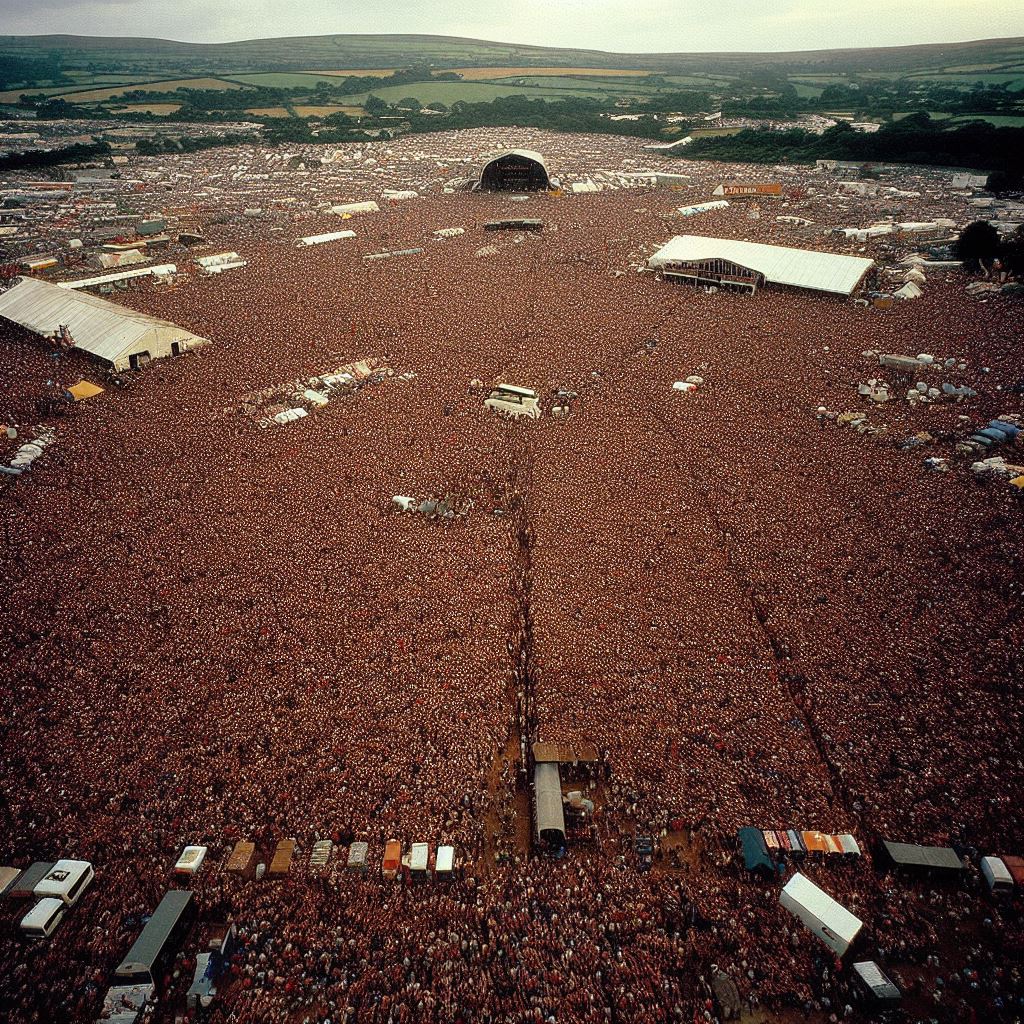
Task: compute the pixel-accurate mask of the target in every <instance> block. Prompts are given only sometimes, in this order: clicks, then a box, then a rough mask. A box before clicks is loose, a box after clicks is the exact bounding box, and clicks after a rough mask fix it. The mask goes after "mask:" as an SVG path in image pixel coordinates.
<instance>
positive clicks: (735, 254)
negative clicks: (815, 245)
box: [647, 235, 873, 295]
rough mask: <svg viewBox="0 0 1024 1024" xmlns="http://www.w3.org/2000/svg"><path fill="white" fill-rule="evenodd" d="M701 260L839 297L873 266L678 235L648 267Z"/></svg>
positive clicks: (863, 261) (853, 258) (861, 260)
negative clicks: (834, 294)
mask: <svg viewBox="0 0 1024 1024" xmlns="http://www.w3.org/2000/svg"><path fill="white" fill-rule="evenodd" d="M697 260H726V261H728V262H730V263H736V264H739V265H740V266H741V267H746V268H747V269H748V270H753V271H756V272H757V273H759V274H763V275H764V278H765V280H766V281H768V282H769V283H770V284H782V285H788V286H789V287H791V288H811V289H813V290H815V291H819V292H834V293H836V294H839V295H849V294H850V293H851V292H852V291H853V290H854V288H856V287H857V285H858V284H859V283H860V280H861V278H863V276H864V275H865V274H866V273H867V271H868V270H869V269H870V267H871V266H872V265H873V261H872V260H869V259H864V258H863V257H860V256H840V255H838V254H837V253H833V252H811V251H809V250H807V249H790V248H787V247H785V246H782V245H762V244H761V243H759V242H741V241H737V240H736V239H733V238H707V237H705V236H704V235H676V237H675V238H673V239H672V240H671V241H670V242H668V243H667V244H666V245H663V246H662V247H661V248H660V249H659V250H658V251H657V252H656V253H655V254H654V255H653V256H652V257H651V258H650V259H649V260H648V261H647V265H648V266H649V267H653V268H655V269H656V268H658V267H662V266H664V265H665V264H666V263H691V262H694V261H697Z"/></svg>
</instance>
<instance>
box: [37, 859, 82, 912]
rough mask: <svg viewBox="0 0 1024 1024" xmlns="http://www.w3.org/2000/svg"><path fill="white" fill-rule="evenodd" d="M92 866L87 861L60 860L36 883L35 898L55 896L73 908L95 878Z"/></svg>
mask: <svg viewBox="0 0 1024 1024" xmlns="http://www.w3.org/2000/svg"><path fill="white" fill-rule="evenodd" d="M95 874H96V873H95V872H94V871H93V869H92V865H91V864H90V863H89V862H88V861H87V860H59V861H57V863H56V864H54V865H53V867H52V868H50V870H49V871H48V872H47V873H46V874H45V875H43V877H42V878H41V879H40V880H39V881H38V882H37V883H36V887H35V888H34V889H33V890H32V895H33V896H38V897H39V898H40V899H43V898H45V897H47V896H55V897H56V898H57V899H59V900H63V901H64V902H65V903H66V904H67V905H68V906H69V907H73V906H74V905H75V904H76V903H77V902H78V900H79V898H80V897H81V895H82V893H83V892H85V890H86V889H87V888H88V887H89V883H90V882H91V881H92V880H93V878H94V877H95Z"/></svg>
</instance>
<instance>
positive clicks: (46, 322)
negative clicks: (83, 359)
mask: <svg viewBox="0 0 1024 1024" xmlns="http://www.w3.org/2000/svg"><path fill="white" fill-rule="evenodd" d="M0 317H3V318H4V319H6V320H11V321H13V322H14V323H16V324H20V325H21V326H22V327H25V328H27V329H28V330H30V331H34V332H35V333H36V334H41V335H44V336H46V335H50V334H52V333H53V332H54V331H55V330H56V329H57V328H58V327H60V326H61V325H64V326H66V327H68V328H69V330H70V331H71V336H72V337H73V338H74V339H75V344H76V346H77V347H78V348H80V349H83V350H84V351H86V352H88V353H90V354H91V355H94V356H96V357H97V358H99V359H104V360H106V361H107V362H110V363H116V362H117V361H118V360H119V358H120V357H121V356H122V355H123V354H124V353H125V352H127V351H128V350H129V349H134V348H136V347H137V346H138V345H139V343H141V342H144V341H145V340H146V338H147V336H155V337H158V338H170V337H172V338H173V340H175V341H180V342H184V343H185V344H186V345H195V344H201V343H203V342H205V341H207V339H206V338H201V337H199V336H198V335H196V334H193V333H192V332H191V331H187V330H185V328H183V327H178V326H177V324H172V323H171V322H170V321H169V320H158V319H156V317H152V316H147V315H146V314H145V313H138V312H136V311H135V310H134V309H125V307H124V306H118V305H116V304H115V303H113V302H107V301H106V300H105V299H101V298H98V297H97V296H95V295H90V294H88V293H87V292H80V291H70V290H69V289H66V288H61V287H59V286H58V285H55V284H49V283H48V282H46V281H36V280H33V279H32V278H22V279H21V280H20V281H19V282H18V284H16V285H15V286H14V287H13V288H10V289H8V290H7V291H6V292H4V293H3V294H0Z"/></svg>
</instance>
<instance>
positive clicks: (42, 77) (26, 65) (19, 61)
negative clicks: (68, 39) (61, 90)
mask: <svg viewBox="0 0 1024 1024" xmlns="http://www.w3.org/2000/svg"><path fill="white" fill-rule="evenodd" d="M66 81H67V79H66V78H65V77H64V69H63V67H62V62H61V57H60V54H59V53H50V54H39V55H36V56H32V57H25V56H20V55H18V54H13V53H5V54H3V55H2V56H0V88H2V89H10V88H17V87H18V86H19V85H22V84H23V83H26V82H53V83H54V85H63V84H64V83H65V82H66Z"/></svg>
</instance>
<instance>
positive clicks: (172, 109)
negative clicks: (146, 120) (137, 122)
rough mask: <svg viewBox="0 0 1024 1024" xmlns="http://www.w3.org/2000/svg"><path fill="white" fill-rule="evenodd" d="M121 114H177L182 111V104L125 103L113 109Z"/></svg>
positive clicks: (112, 108)
mask: <svg viewBox="0 0 1024 1024" xmlns="http://www.w3.org/2000/svg"><path fill="white" fill-rule="evenodd" d="M110 109H111V110H114V111H116V112H117V113H119V114H160V115H164V114H176V113H177V112H178V111H179V110H181V104H180V103H125V104H122V105H121V106H119V107H111V108H110Z"/></svg>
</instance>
